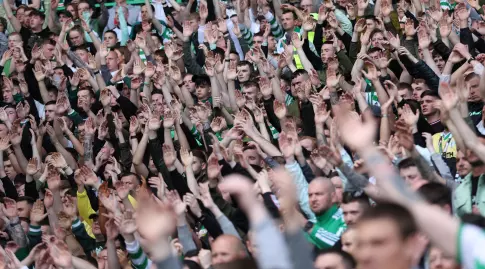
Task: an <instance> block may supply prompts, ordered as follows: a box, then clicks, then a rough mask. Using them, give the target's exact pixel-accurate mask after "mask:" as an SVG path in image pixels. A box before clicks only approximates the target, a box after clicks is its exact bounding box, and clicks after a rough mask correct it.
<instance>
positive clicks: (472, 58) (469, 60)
mask: <svg viewBox="0 0 485 269" xmlns="http://www.w3.org/2000/svg"><path fill="white" fill-rule="evenodd" d="M473 60H475V57H473V56H471V57H470V58H468V60H467V61H466V62H467V63H471V62H472V61H473Z"/></svg>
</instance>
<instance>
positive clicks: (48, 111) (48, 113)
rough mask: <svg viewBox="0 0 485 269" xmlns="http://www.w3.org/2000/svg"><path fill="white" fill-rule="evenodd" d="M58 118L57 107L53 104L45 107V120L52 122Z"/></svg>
mask: <svg viewBox="0 0 485 269" xmlns="http://www.w3.org/2000/svg"><path fill="white" fill-rule="evenodd" d="M55 118H56V105H54V104H51V105H48V106H46V107H45V119H46V121H48V122H50V121H53V120H54V119H55Z"/></svg>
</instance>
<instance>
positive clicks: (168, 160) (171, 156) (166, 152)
mask: <svg viewBox="0 0 485 269" xmlns="http://www.w3.org/2000/svg"><path fill="white" fill-rule="evenodd" d="M162 150H163V161H164V162H165V165H167V167H172V166H173V165H174V164H175V161H176V160H177V153H176V152H175V150H174V149H173V148H172V147H171V146H170V145H167V144H164V145H163V146H162Z"/></svg>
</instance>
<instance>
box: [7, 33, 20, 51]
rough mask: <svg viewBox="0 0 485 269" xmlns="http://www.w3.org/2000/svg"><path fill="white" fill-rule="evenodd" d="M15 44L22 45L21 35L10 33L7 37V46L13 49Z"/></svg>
mask: <svg viewBox="0 0 485 269" xmlns="http://www.w3.org/2000/svg"><path fill="white" fill-rule="evenodd" d="M17 46H22V37H21V36H20V35H10V36H9V37H8V48H9V49H13V48H15V47H17Z"/></svg>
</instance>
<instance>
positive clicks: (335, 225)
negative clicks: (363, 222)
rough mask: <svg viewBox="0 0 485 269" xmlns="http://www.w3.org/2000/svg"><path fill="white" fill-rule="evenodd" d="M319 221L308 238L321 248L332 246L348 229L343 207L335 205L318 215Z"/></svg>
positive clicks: (307, 234)
mask: <svg viewBox="0 0 485 269" xmlns="http://www.w3.org/2000/svg"><path fill="white" fill-rule="evenodd" d="M316 218H317V223H315V225H314V226H313V228H312V229H311V231H310V232H309V233H306V234H305V235H306V238H307V239H308V241H310V242H311V243H312V244H314V245H315V246H317V247H318V248H319V249H326V248H330V247H332V246H333V245H335V243H337V241H339V239H340V236H341V235H342V233H343V232H344V231H345V229H347V225H346V224H345V221H344V217H343V213H342V209H340V208H339V207H338V206H337V205H333V206H332V207H331V208H330V209H329V210H327V211H326V212H325V213H323V214H322V215H320V216H316Z"/></svg>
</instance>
